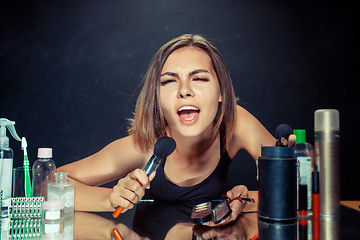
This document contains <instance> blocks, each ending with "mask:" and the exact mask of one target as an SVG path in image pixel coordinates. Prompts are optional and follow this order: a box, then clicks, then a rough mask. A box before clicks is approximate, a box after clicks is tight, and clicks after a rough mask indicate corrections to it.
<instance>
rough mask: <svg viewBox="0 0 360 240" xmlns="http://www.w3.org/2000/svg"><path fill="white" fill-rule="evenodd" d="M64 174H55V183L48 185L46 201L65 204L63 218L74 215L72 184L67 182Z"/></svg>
mask: <svg viewBox="0 0 360 240" xmlns="http://www.w3.org/2000/svg"><path fill="white" fill-rule="evenodd" d="M67 175H68V173H66V172H57V173H55V182H53V183H49V184H48V200H61V201H63V202H64V203H65V211H64V215H65V217H69V216H73V215H74V184H73V183H71V182H68V181H67Z"/></svg>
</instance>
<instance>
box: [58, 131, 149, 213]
mask: <svg viewBox="0 0 360 240" xmlns="http://www.w3.org/2000/svg"><path fill="white" fill-rule="evenodd" d="M147 155H148V154H147V153H143V152H141V151H140V150H138V149H137V148H136V147H135V143H134V141H133V138H132V136H128V137H125V138H122V139H119V140H116V141H114V142H112V143H110V144H109V145H107V146H106V147H105V148H103V149H102V150H101V151H99V152H97V153H95V154H93V155H91V156H89V157H87V158H84V159H82V160H79V161H76V162H73V163H70V164H68V165H65V166H62V167H60V168H58V169H57V171H58V172H60V171H61V172H68V173H69V180H70V181H72V182H74V183H75V210H77V211H113V210H114V206H113V204H111V203H110V201H109V197H110V194H111V193H112V189H109V188H103V187H96V186H98V185H101V184H104V183H107V182H110V181H113V180H116V179H119V178H121V177H123V176H125V175H126V174H127V173H129V172H131V171H132V170H134V169H136V168H142V167H143V166H144V165H145V163H146V159H147Z"/></svg>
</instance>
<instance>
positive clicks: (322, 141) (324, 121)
mask: <svg viewBox="0 0 360 240" xmlns="http://www.w3.org/2000/svg"><path fill="white" fill-rule="evenodd" d="M314 117H315V122H314V130H315V153H316V154H317V156H316V159H319V161H320V162H319V167H320V169H319V170H320V171H319V172H320V215H321V216H332V217H336V216H339V215H340V156H339V154H340V120H339V112H338V111H337V110H335V109H320V110H316V111H315V116H314Z"/></svg>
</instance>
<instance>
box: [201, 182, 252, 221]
mask: <svg viewBox="0 0 360 240" xmlns="http://www.w3.org/2000/svg"><path fill="white" fill-rule="evenodd" d="M226 197H227V198H228V201H229V205H230V208H231V210H232V213H231V214H230V216H228V217H227V218H226V219H225V220H223V221H222V222H220V223H218V224H215V223H214V222H213V221H211V222H207V223H205V224H204V225H206V226H210V227H215V226H223V225H226V224H228V223H229V222H231V221H234V220H235V219H236V218H237V217H238V216H239V214H240V213H241V212H242V211H243V210H244V207H245V204H246V202H245V201H240V200H239V197H248V189H247V187H246V186H244V185H237V186H235V187H234V188H233V189H231V190H230V191H228V192H227V193H226Z"/></svg>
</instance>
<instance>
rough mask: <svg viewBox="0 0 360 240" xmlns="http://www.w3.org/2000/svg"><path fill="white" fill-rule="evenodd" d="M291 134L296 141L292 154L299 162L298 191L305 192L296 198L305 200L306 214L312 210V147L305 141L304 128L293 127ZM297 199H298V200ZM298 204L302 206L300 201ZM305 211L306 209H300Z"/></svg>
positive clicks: (313, 167)
mask: <svg viewBox="0 0 360 240" xmlns="http://www.w3.org/2000/svg"><path fill="white" fill-rule="evenodd" d="M293 134H294V135H295V136H296V143H295V146H294V147H293V156H294V157H296V158H297V160H298V162H299V163H300V166H299V181H298V183H299V188H301V189H299V190H298V193H300V192H301V193H302V194H306V197H305V196H299V198H298V199H300V200H301V199H303V200H305V202H306V203H305V204H306V205H307V214H311V212H312V201H311V198H312V180H311V177H312V172H313V171H314V169H315V159H314V147H313V146H312V145H311V144H310V143H308V142H306V130H305V129H294V130H293ZM300 190H301V191H300ZM300 200H299V201H300ZM298 206H303V204H302V203H298ZM301 210H304V211H306V209H301Z"/></svg>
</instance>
